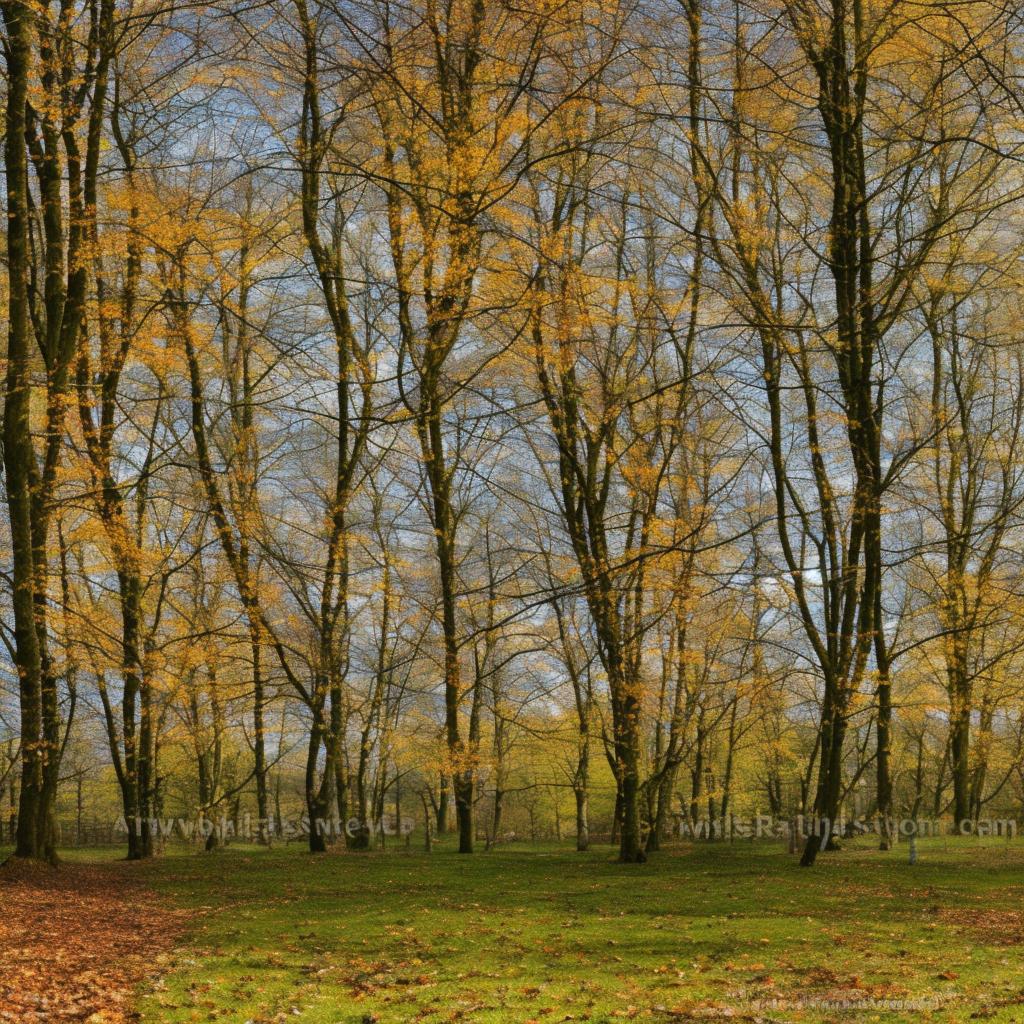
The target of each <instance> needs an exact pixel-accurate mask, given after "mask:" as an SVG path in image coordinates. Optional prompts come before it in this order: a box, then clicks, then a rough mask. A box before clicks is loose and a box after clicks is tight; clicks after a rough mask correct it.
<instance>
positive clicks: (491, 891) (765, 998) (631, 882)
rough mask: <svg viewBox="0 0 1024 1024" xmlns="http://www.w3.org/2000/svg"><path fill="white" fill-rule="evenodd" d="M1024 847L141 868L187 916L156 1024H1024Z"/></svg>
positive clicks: (248, 861)
mask: <svg viewBox="0 0 1024 1024" xmlns="http://www.w3.org/2000/svg"><path fill="white" fill-rule="evenodd" d="M1022 869H1024V841H1020V840H1018V841H1015V842H1014V843H1012V844H1007V842H1006V841H1005V840H978V839H974V840H965V841H957V840H946V841H943V840H929V841H925V842H922V844H921V862H920V863H918V864H917V865H916V866H914V867H911V866H910V865H908V864H906V863H905V847H900V848H899V849H898V850H897V851H894V852H892V853H888V854H882V853H879V852H878V851H876V850H873V849H871V848H870V847H869V846H868V845H867V843H866V841H865V843H864V845H860V846H858V845H857V844H852V845H851V846H850V847H849V848H847V849H845V850H843V851H842V852H839V853H836V854H832V855H828V856H825V857H823V858H822V859H821V860H820V862H819V865H818V866H817V867H816V868H814V869H813V870H811V871H805V870H801V869H799V868H797V867H796V866H795V863H794V859H793V858H791V857H788V856H787V855H786V854H784V853H783V852H781V850H779V848H778V847H777V846H776V845H769V844H764V845H762V844H752V843H743V844H739V843H738V844H736V845H734V846H729V845H724V844H723V845H721V846H718V845H714V846H707V845H705V846H686V847H680V848H678V849H673V850H668V851H666V852H663V853H661V854H658V855H656V856H655V857H654V858H653V859H652V860H651V862H650V863H648V864H646V865H643V866H639V867H637V866H624V865H619V864H616V863H614V862H613V860H612V857H611V855H610V853H609V850H608V848H607V847H603V848H600V849H597V850H595V851H593V852H591V853H589V854H582V855H581V854H577V853H575V852H572V851H570V850H567V849H565V848H555V847H535V848H530V847H515V846H512V847H504V848H501V849H498V850H495V851H492V852H490V853H481V854H479V855H474V856H472V857H460V856H459V855H457V854H455V853H454V852H450V851H447V850H435V852H434V853H433V854H429V855H428V854H425V853H420V852H404V851H403V852H397V851H396V852H387V853H383V854H380V853H369V854H354V853H343V852H339V853H331V854H328V855H325V856H321V857H312V856H310V855H309V854H306V853H303V852H299V851H298V850H297V849H296V848H295V847H288V848H278V849H274V850H270V851H266V850H258V849H255V848H241V847H236V848H233V849H229V850H227V851H221V852H218V853H215V854H209V855H207V854H194V855H180V856H169V857H166V858H164V859H162V860H160V861H157V862H155V863H154V864H152V865H151V866H149V867H147V868H146V872H147V875H148V876H149V878H150V880H151V882H152V884H153V885H154V886H156V887H157V888H158V889H159V890H161V891H162V892H163V893H164V894H165V895H166V897H167V899H168V900H169V901H170V902H173V903H174V904H176V905H184V906H187V907H189V908H191V909H192V910H193V911H195V917H194V922H193V927H192V931H191V934H190V936H189V939H188V941H187V942H186V944H185V945H184V946H183V947H182V948H181V949H180V950H179V952H178V953H177V954H176V955H175V956H174V958H173V959H172V962H171V964H170V967H169V970H168V971H167V973H165V974H164V976H163V977H162V978H161V979H160V980H159V981H158V982H156V983H155V985H154V987H153V989H152V991H149V992H147V993H145V994H144V995H143V997H142V1002H141V1012H142V1019H143V1020H144V1021H150V1022H159V1024H174V1022H186V1021H187V1022H193V1021H206V1020H218V1021H224V1022H238V1024H245V1022H253V1024H267V1022H277V1021H295V1022H297V1024H348V1022H365V1021H377V1020H379V1021H380V1022H381V1024H392V1022H393V1024H398V1022H403V1024H404V1022H407V1021H419V1022H423V1024H437V1022H442V1021H457V1020H464V1021H472V1022H481V1024H489V1022H503V1024H504V1022H513V1021H515V1022H522V1024H526V1022H530V1021H533V1022H557V1021H570V1020H571V1021H589V1022H602V1021H609V1022H611V1021H617V1020H622V1019H638V1020H654V1021H672V1020H707V1019H715V1018H731V1019H740V1020H772V1021H793V1020H799V1021H808V1022H817V1021H831V1020H841V1019H853V1018H857V1019H862V1020H884V1021H904V1020H905V1021H911V1020H913V1021H921V1020H934V1021H963V1020H969V1019H988V1020H992V1021H1021V1020H1024V962H1022V959H1024V958H1022V957H1021V955H1020V954H1021V945H1020V944H1021V943H1022V942H1024V920H1022V912H1021V908H1022V907H1024V901H1022V896H1024V871H1022Z"/></svg>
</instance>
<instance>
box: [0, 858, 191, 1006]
mask: <svg viewBox="0 0 1024 1024" xmlns="http://www.w3.org/2000/svg"><path fill="white" fill-rule="evenodd" d="M144 870H145V867H144V865H136V864H127V863H116V864H104V865H82V864H66V865H62V866H61V867H59V868H56V869H55V868H51V867H48V866H45V865H36V864H28V863H25V862H18V861H9V862H8V863H7V864H5V865H4V866H3V867H2V868H0V951H2V953H0V1022H3V1024H8V1022H14V1021H17V1022H19V1024H20V1022H26V1024H28V1022H32V1024H36V1022H40V1021H47V1022H49V1021H53V1022H65V1021H87V1022H89V1024H126V1022H128V1021H132V1020H135V1019H136V1016H135V1014H134V1012H133V1009H132V1000H133V995H134V990H135V987H136V986H137V985H138V983H139V982H140V981H141V980H142V979H143V978H145V977H147V976H148V975H151V974H153V973H155V972H156V971H157V969H158V966H159V963H158V958H159V957H160V955H161V954H162V953H164V952H165V951H166V950H168V949H169V948H170V947H171V946H172V945H173V943H174V941H175V939H176V938H177V937H178V935H180V934H181V931H182V929H183V928H184V925H185V920H186V917H185V914H184V913H183V912H181V911H177V910H172V909H169V908H168V907H167V906H165V905H164V904H163V903H162V902H161V901H160V900H159V899H158V898H157V896H156V895H155V894H154V893H153V892H152V891H151V890H149V889H148V888H147V887H146V885H145V882H144V877H143V872H144Z"/></svg>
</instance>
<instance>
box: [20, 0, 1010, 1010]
mask: <svg viewBox="0 0 1024 1024" xmlns="http://www.w3.org/2000/svg"><path fill="white" fill-rule="evenodd" d="M0 11H2V17H3V67H4V80H3V96H2V103H3V107H4V116H5V128H6V131H5V137H4V153H3V160H4V189H3V200H2V201H3V204H4V206H5V222H6V233H5V237H4V242H3V267H4V273H3V275H2V279H0V290H2V291H3V292H4V295H3V299H2V303H0V306H2V310H3V312H2V313H0V316H3V317H5V318H6V323H5V324H4V333H5V335H6V339H7V341H6V356H5V360H4V373H5V383H4V389H3V435H2V448H3V494H4V499H5V502H6V504H5V510H6V514H5V516H3V525H2V530H0V570H2V574H0V580H2V586H0V639H2V641H3V644H4V648H5V650H6V657H5V658H4V659H3V665H2V667H0V794H2V796H0V813H2V839H3V841H4V843H5V844H6V843H9V844H10V845H11V846H12V847H13V849H14V854H15V856H16V858H19V859H26V860H30V861H32V860H34V861H44V862H45V861H56V860H57V857H58V853H57V851H58V847H60V848H63V847H66V846H69V845H76V843H80V842H82V841H84V840H86V839H87V834H92V833H99V832H104V834H112V833H113V834H116V836H117V842H118V843H119V844H120V846H121V848H122V850H124V849H125V848H126V850H127V854H128V857H129V859H131V860H147V859H149V858H151V857H153V855H154V854H155V853H159V852H161V851H162V850H164V849H165V847H166V846H167V844H168V840H167V836H166V831H167V830H166V828H164V827H163V826H160V827H158V824H159V823H160V822H162V821H180V822H186V821H187V822H191V823H192V824H193V825H195V824H196V823H198V826H199V828H200V833H201V826H202V824H203V823H205V822H216V821H222V822H225V821H228V820H230V821H231V822H234V823H237V822H240V821H241V820H242V818H243V817H244V818H245V819H246V821H248V822H252V823H255V824H254V825H253V830H254V831H253V833H252V836H251V838H252V839H253V840H254V842H256V843H261V844H264V845H274V846H276V845H278V844H282V843H284V842H285V840H286V838H287V839H288V840H291V841H295V840H298V843H299V846H300V847H301V846H303V845H304V846H305V847H306V848H307V849H308V850H309V851H311V852H313V853H326V852H328V851H329V848H331V849H334V850H335V851H336V850H337V848H339V847H344V848H347V849H348V850H359V849H367V850H369V849H371V848H374V847H378V846H380V845H382V844H386V845H391V846H396V845H401V844H405V845H407V846H408V845H409V844H412V843H415V845H416V847H417V849H422V847H423V846H424V844H425V846H426V848H427V849H429V848H430V846H431V843H432V842H437V843H448V844H449V845H453V846H457V849H458V851H459V852H461V853H464V854H470V853H473V852H474V851H476V853H477V855H478V856H480V855H483V853H485V852H488V851H491V850H492V848H494V847H496V846H505V845H507V844H518V843H520V842H523V841H529V840H533V841H534V842H541V841H555V842H557V841H558V840H563V839H564V840H565V841H566V842H567V843H570V842H574V843H575V846H576V849H577V850H579V851H586V850H587V849H588V846H591V845H601V844H605V847H606V851H612V850H613V851H614V852H613V853H611V852H609V856H615V857H617V858H618V860H619V861H620V862H622V863H623V864H627V865H629V864H631V865H636V864H640V863H642V862H644V861H647V860H648V859H649V858H650V860H651V861H654V860H656V859H657V856H661V854H658V855H657V856H656V854H657V851H659V849H660V848H663V847H665V846H666V844H669V843H670V841H675V840H677V839H678V838H679V837H680V836H683V835H690V836H693V835H695V834H696V835H700V836H702V838H703V840H704V841H706V842H707V843H708V844H712V843H724V842H727V841H728V840H730V839H735V838H736V836H737V825H736V822H737V821H740V820H741V819H750V818H755V817H757V818H760V817H761V816H763V817H765V818H770V819H771V820H773V821H775V822H783V823H791V822H794V821H796V820H797V819H798V818H799V820H800V821H801V822H804V823H806V827H803V828H802V829H800V830H799V833H797V832H796V831H794V834H793V836H791V837H790V842H791V843H793V842H794V841H795V839H799V842H800V849H799V850H798V851H797V853H798V855H799V858H800V863H801V864H803V865H804V866H806V867H810V866H812V865H814V864H815V862H816V861H818V862H819V863H818V867H817V868H816V869H815V870H816V871H819V870H823V868H822V866H821V865H822V864H823V863H824V862H825V861H827V860H828V859H829V858H831V857H832V856H833V855H832V853H831V852H829V851H831V850H832V849H833V848H834V847H841V846H843V843H844V838H845V837H844V835H843V834H842V833H843V829H842V828H840V827H838V825H837V823H839V822H841V821H843V820H844V819H850V818H861V819H863V820H864V821H867V822H871V823H873V831H872V836H873V838H872V839H871V840H870V842H871V843H873V844H874V846H875V847H876V848H877V847H881V850H883V851H884V850H887V849H889V848H890V846H892V845H893V844H895V843H897V842H902V840H903V836H901V835H900V834H899V831H900V826H899V824H898V823H899V822H900V821H901V820H902V819H910V820H915V821H916V820H919V819H922V820H923V819H928V820H934V821H937V822H940V823H941V824H942V828H943V831H944V834H947V835H956V834H963V833H975V834H977V833H978V832H979V831H984V826H985V822H987V821H989V820H990V819H999V820H1005V821H1007V822H1012V821H1016V820H1017V819H1018V818H1024V684H1022V683H1021V679H1022V678H1024V676H1022V669H1024V589H1022V587H1021V583H1020V580H1021V565H1022V561H1024V341H1022V338H1021V336H1020V335H1019V334H1018V331H1019V330H1020V329H1021V324H1022V322H1024V302H1022V298H1024V232H1022V227H1024V217H1022V215H1024V172H1022V167H1021V161H1022V158H1024V90H1022V86H1021V82H1022V74H1024V23H1022V22H1024V13H1022V11H1021V10H1020V9H1019V8H1018V7H1017V5H1016V4H1013V3H1010V2H1006V0H957V2H949V0H571V2H557V3H556V2H554V0H519V2H516V0H253V2H250V3H244V4H235V3H221V2H219V0H212V2H202V0H0ZM290 822H295V823H298V824H297V827H296V828H295V829H291V828H290V827H288V823H290ZM323 823H333V826H332V827H326V828H324V827H321V826H322V824H323ZM190 827H191V826H190ZM410 830H411V832H410ZM220 832H221V834H220V835H219V836H218V834H216V833H214V834H212V835H211V838H210V840H209V841H208V842H207V844H206V845H207V846H215V845H217V844H218V842H220V843H224V842H227V843H228V845H230V844H231V843H232V842H233V841H235V838H237V834H236V835H228V834H227V830H226V829H224V828H221V830H220ZM389 836H393V837H394V838H389ZM402 837H404V838H402ZM958 841H960V840H957V839H951V840H950V842H953V843H956V842H958ZM192 842H193V844H194V843H195V840H194V839H193V840H192ZM609 844H611V845H609ZM776 845H779V844H778V843H777V844H776ZM293 852H295V851H294V850H293ZM819 855H820V856H819ZM837 856H839V855H837ZM474 862H475V861H474ZM317 863H319V861H317ZM311 870H316V871H320V870H321V869H320V868H316V869H311ZM353 870H356V869H353ZM358 870H364V869H362V868H360V869H358ZM366 870H370V869H366ZM469 870H481V869H478V868H471V869H469ZM644 870H646V869H644ZM764 941H767V940H764ZM26 1019H27V1018H26ZM89 1019H90V1020H92V1019H93V1018H91V1017H90V1018H89ZM104 1019H106V1018H104ZM167 1019H170V1018H167ZM239 1019H241V1018H239ZM363 1019H364V1020H368V1019H370V1018H369V1017H364V1018H363ZM373 1019H377V1018H376V1017H374V1018H373ZM481 1019H483V1018H481ZM488 1019H489V1018H488ZM494 1019H502V1018H494ZM553 1019H557V1018H553ZM564 1019H566V1020H568V1019H571V1018H569V1017H566V1018H564ZM1007 1019H1010V1018H1007Z"/></svg>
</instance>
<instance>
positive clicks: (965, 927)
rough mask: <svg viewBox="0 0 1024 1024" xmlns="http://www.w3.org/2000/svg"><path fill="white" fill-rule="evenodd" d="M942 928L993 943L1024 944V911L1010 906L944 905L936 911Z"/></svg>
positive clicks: (997, 944) (1005, 944) (1002, 944)
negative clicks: (995, 907) (997, 907)
mask: <svg viewBox="0 0 1024 1024" xmlns="http://www.w3.org/2000/svg"><path fill="white" fill-rule="evenodd" d="M938 918H939V921H940V922H941V924H942V926H943V927H947V928H953V929H954V930H955V931H956V933H957V934H959V935H976V936H977V937H978V938H979V939H980V940H981V941H983V942H986V943H988V944H990V945H994V946H1019V945H1021V944H1024V911H1022V910H1014V909H1011V908H1009V907H1004V908H1000V909H993V908H989V907H971V906H966V907H943V908H942V909H941V910H939V913H938Z"/></svg>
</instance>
